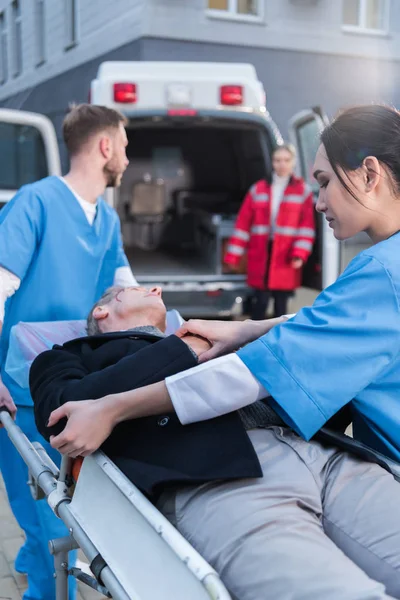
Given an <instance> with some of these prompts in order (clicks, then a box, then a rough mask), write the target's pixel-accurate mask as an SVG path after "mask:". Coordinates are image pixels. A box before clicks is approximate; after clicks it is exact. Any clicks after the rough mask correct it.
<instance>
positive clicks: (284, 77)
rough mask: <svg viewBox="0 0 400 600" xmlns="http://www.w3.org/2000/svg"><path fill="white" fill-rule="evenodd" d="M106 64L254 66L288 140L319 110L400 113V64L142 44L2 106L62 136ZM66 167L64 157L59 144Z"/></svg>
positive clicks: (260, 50) (208, 46)
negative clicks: (69, 115) (42, 117)
mask: <svg viewBox="0 0 400 600" xmlns="http://www.w3.org/2000/svg"><path fill="white" fill-rule="evenodd" d="M103 60H188V61H224V62H225V61H226V62H250V63H252V64H254V65H255V67H256V69H257V72H258V75H259V77H260V79H261V80H262V82H263V84H264V87H265V89H266V92H267V106H268V109H269V111H270V113H271V115H272V117H273V119H274V120H275V121H276V123H277V124H278V126H279V128H280V129H281V131H282V133H283V135H284V136H286V135H287V129H286V127H287V122H288V120H289V119H290V117H291V116H292V115H293V114H294V113H296V112H298V111H299V110H302V109H303V108H308V107H310V106H315V105H317V104H320V105H322V106H323V108H324V109H325V110H326V111H327V112H328V115H329V116H332V115H334V114H335V113H336V111H337V110H338V109H339V108H340V107H342V106H344V105H348V104H354V103H362V102H377V101H378V102H387V103H393V104H395V105H397V106H399V107H400V64H399V62H398V61H385V60H380V61H377V60H373V59H369V58H357V57H345V56H337V55H331V54H316V53H312V52H300V51H297V52H295V51H287V50H278V49H269V48H252V47H249V46H245V47H244V46H232V45H226V44H215V43H202V42H186V41H184V42H183V41H177V40H165V39H152V38H144V39H141V40H136V41H134V42H131V43H129V44H126V45H124V46H121V47H120V48H117V49H115V50H112V51H110V52H107V53H106V54H103V55H101V56H99V57H97V58H96V59H93V60H90V61H88V62H86V63H85V64H83V65H80V66H78V67H76V68H74V69H71V70H69V71H67V72H65V73H62V74H60V75H57V76H56V77H54V78H53V79H50V80H48V81H45V82H43V83H40V84H39V85H37V86H36V87H33V88H30V89H28V90H25V91H23V92H20V93H19V94H16V95H13V96H11V97H9V98H7V99H5V100H3V101H0V105H1V106H5V107H9V108H18V109H23V110H32V111H35V112H40V113H44V114H47V115H48V116H49V117H50V118H51V119H52V120H53V122H54V124H55V125H56V128H57V132H58V135H59V136H60V125H61V121H62V119H63V117H64V115H65V111H66V110H67V107H68V104H69V103H70V102H86V101H87V99H88V92H89V87H90V81H91V80H92V79H93V78H94V77H95V75H96V72H97V68H98V66H99V64H100V63H101V62H102V61H103ZM60 147H61V152H62V158H63V164H64V167H65V166H66V158H65V152H64V149H63V145H62V143H61V144H60Z"/></svg>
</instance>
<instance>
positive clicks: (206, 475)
mask: <svg viewBox="0 0 400 600" xmlns="http://www.w3.org/2000/svg"><path fill="white" fill-rule="evenodd" d="M165 328H166V308H165V305H164V303H163V300H162V295H161V290H160V288H153V289H151V290H147V289H145V288H142V287H131V288H117V287H114V288H111V289H110V290H108V291H107V292H106V293H105V294H104V296H103V297H102V298H101V299H100V300H99V301H98V302H97V303H96V304H95V306H94V307H93V308H92V310H91V312H90V315H89V317H88V323H87V331H88V334H89V336H88V337H85V338H79V339H76V340H73V341H70V342H68V343H66V344H64V345H63V346H62V347H60V346H55V347H54V348H53V349H52V350H50V351H47V352H44V353H43V354H41V355H40V356H38V357H37V358H36V360H35V361H34V363H33V365H32V368H31V372H30V385H31V393H32V397H33V399H34V406H35V417H36V424H37V427H38V429H39V431H40V432H41V434H42V435H43V436H44V437H45V438H46V439H49V438H50V436H53V435H56V434H58V433H59V432H60V431H61V430H62V429H63V427H64V425H65V420H64V421H62V422H60V423H58V424H57V425H56V426H54V427H49V428H48V427H47V423H48V421H49V417H50V414H51V412H52V411H54V409H56V408H58V407H59V406H61V405H62V404H64V403H66V402H68V401H78V400H85V399H87V398H91V399H96V398H100V397H102V396H104V395H107V394H115V393H118V392H124V391H127V390H132V389H134V388H137V387H141V386H144V385H147V384H150V383H154V382H157V381H161V380H163V379H165V377H167V376H169V375H172V374H175V373H178V372H180V371H183V370H185V369H188V368H190V367H193V366H195V365H196V364H197V362H198V359H197V356H198V355H199V354H201V353H202V352H204V351H205V350H207V349H208V348H209V344H208V342H207V341H206V340H204V339H201V338H197V337H195V336H187V337H185V338H183V339H180V338H178V337H177V336H175V335H171V336H168V337H165V335H164V331H165ZM274 422H275V423H278V422H279V419H278V417H277V416H276V415H275V413H274V412H273V411H272V409H270V408H269V407H268V406H267V405H266V404H264V403H263V402H262V401H260V402H257V403H255V404H254V405H252V406H250V407H247V408H245V409H243V410H241V411H238V412H234V413H231V414H228V415H225V416H222V417H218V418H217V419H213V420H210V421H205V422H202V423H195V424H193V425H189V426H183V425H181V423H180V422H179V420H178V418H177V416H176V415H175V413H173V414H162V415H158V416H149V417H147V418H142V419H138V420H129V421H125V422H122V423H120V424H118V425H117V426H116V427H115V428H114V430H113V431H112V432H111V430H110V436H109V437H108V439H107V440H106V441H105V443H104V444H103V446H102V450H104V452H106V453H107V455H108V456H109V457H110V458H111V459H112V460H113V461H114V462H115V463H116V465H117V466H118V467H119V468H120V469H121V470H122V471H123V472H124V473H125V474H126V475H127V477H129V478H130V479H131V480H132V481H133V482H134V483H135V484H136V485H137V486H138V487H139V488H140V489H141V490H143V491H144V492H145V493H146V494H147V495H148V496H149V497H150V498H151V499H152V500H153V501H154V500H156V499H157V497H158V496H159V493H160V492H161V491H162V490H163V489H164V488H165V486H166V485H168V484H172V483H173V484H179V483H182V484H183V483H185V484H187V483H201V482H205V481H215V480H219V479H240V478H243V477H260V476H261V469H260V465H259V461H258V458H257V455H256V453H255V451H254V449H253V446H252V444H251V443H250V441H249V438H248V436H247V434H246V429H253V428H255V427H262V426H267V425H271V424H272V423H274ZM60 450H61V451H64V452H67V451H68V447H67V445H66V446H65V447H64V448H61V449H60ZM75 454H79V449H78V450H77V451H76V452H75Z"/></svg>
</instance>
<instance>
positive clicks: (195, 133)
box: [116, 117, 273, 279]
mask: <svg viewBox="0 0 400 600" xmlns="http://www.w3.org/2000/svg"><path fill="white" fill-rule="evenodd" d="M127 134H128V141H129V144H128V147H127V156H128V158H129V166H128V168H127V170H126V172H125V174H124V177H123V179H122V185H121V188H120V190H119V193H118V197H117V202H116V208H117V210H118V212H119V215H120V218H121V223H122V231H123V238H124V245H125V248H126V251H127V255H128V258H129V260H130V262H131V264H132V265H134V269H135V274H136V276H137V277H138V278H139V279H140V276H141V275H149V274H151V272H153V273H154V272H156V273H157V276H158V277H159V278H160V279H162V278H164V277H166V278H168V277H169V276H172V277H173V276H182V277H183V276H186V275H187V276H192V277H193V276H196V275H204V276H212V275H217V274H221V273H223V271H224V268H223V267H222V265H221V260H222V255H223V249H224V246H225V245H226V242H227V239H228V237H229V235H230V233H231V231H232V229H233V226H234V222H235V218H236V215H237V212H238V210H239V208H240V205H241V202H242V200H243V198H244V196H245V194H246V192H247V190H248V189H249V187H250V186H251V185H252V184H253V183H254V182H255V181H257V180H258V179H260V178H265V177H266V175H267V174H268V171H269V169H270V156H271V150H272V147H273V146H272V144H273V136H272V135H269V132H268V129H267V128H266V126H265V125H264V124H263V125H261V124H260V123H259V122H257V121H256V120H250V119H243V120H241V119H238V118H235V119H234V120H232V119H226V118H217V117H215V118H212V117H209V118H204V117H201V118H200V117H185V118H178V119H171V118H168V117H165V118H162V117H159V118H157V119H143V120H139V119H135V120H134V121H131V123H130V125H128V128H127ZM221 236H222V237H221ZM221 240H222V244H221ZM217 246H219V249H218V248H217Z"/></svg>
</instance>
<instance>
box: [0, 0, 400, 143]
mask: <svg viewBox="0 0 400 600" xmlns="http://www.w3.org/2000/svg"><path fill="white" fill-rule="evenodd" d="M104 60H144V61H145V60H170V61H173V60H180V61H182V60H188V61H221V62H249V63H252V64H254V65H255V67H256V69H257V72H258V75H259V78H260V79H261V80H262V82H263V84H264V87H265V90H266V92H267V106H268V109H269V111H270V112H271V114H272V116H273V118H274V120H275V121H276V122H277V124H278V126H279V127H280V129H281V131H282V133H283V135H285V134H286V127H287V122H288V120H289V119H290V117H291V116H292V115H293V114H294V113H296V112H297V111H299V110H301V109H303V108H307V107H310V106H315V105H320V106H322V107H323V108H324V109H325V110H326V112H327V113H328V115H332V114H334V113H335V112H336V111H337V109H338V108H339V107H340V106H343V105H349V104H354V103H360V102H372V101H384V102H387V103H392V104H394V105H397V106H400V69H399V67H400V1H399V0H334V1H332V0H113V1H112V2H111V0H0V105H1V106H3V107H9V108H17V109H23V110H31V111H36V112H41V113H44V114H47V115H48V116H49V117H50V118H51V119H52V120H53V122H54V123H55V125H56V128H57V131H58V132H59V130H60V123H61V121H62V119H63V117H64V115H65V112H66V110H67V108H68V105H69V103H71V102H85V101H87V99H88V93H89V88H90V81H91V80H92V79H93V78H94V77H95V76H96V72H97V68H98V66H99V64H100V63H101V62H102V61H104Z"/></svg>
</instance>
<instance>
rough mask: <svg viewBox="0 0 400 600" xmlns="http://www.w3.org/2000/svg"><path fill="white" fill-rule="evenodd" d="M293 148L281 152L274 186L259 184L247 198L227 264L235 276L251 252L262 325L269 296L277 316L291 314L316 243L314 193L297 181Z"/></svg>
mask: <svg viewBox="0 0 400 600" xmlns="http://www.w3.org/2000/svg"><path fill="white" fill-rule="evenodd" d="M295 159H296V152H295V150H294V148H293V147H292V146H291V145H289V144H287V145H283V146H279V147H278V148H277V149H276V150H275V152H274V154H273V157H272V166H273V175H272V181H271V182H268V181H266V180H260V181H257V182H256V183H255V184H254V185H253V186H252V187H251V188H250V190H249V192H248V193H247V194H246V197H245V199H244V201H243V204H242V206H241V208H240V211H239V214H238V217H237V220H236V224H235V229H234V232H233V235H232V237H231V239H230V240H229V244H228V248H227V252H226V255H225V257H224V262H225V263H226V264H227V265H228V266H230V267H231V268H232V269H233V270H235V269H236V268H237V267H238V266H239V263H240V262H241V259H242V257H243V255H244V253H245V251H246V250H247V283H248V285H249V286H250V287H251V288H253V290H254V295H253V298H252V306H251V318H252V319H264V318H265V311H266V309H267V306H268V302H269V299H270V298H271V296H272V297H273V299H274V312H275V316H280V315H282V314H285V313H286V312H287V302H288V299H289V296H291V295H292V292H293V291H294V290H295V289H296V288H298V287H299V286H300V285H301V271H302V267H303V265H304V263H305V262H306V260H307V259H308V257H309V256H310V254H311V251H312V247H313V243H314V238H315V221H314V203H313V196H312V192H311V189H310V188H309V187H308V186H307V185H306V183H305V182H304V181H303V180H302V179H301V178H299V177H296V176H295V175H293V168H294V164H295Z"/></svg>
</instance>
